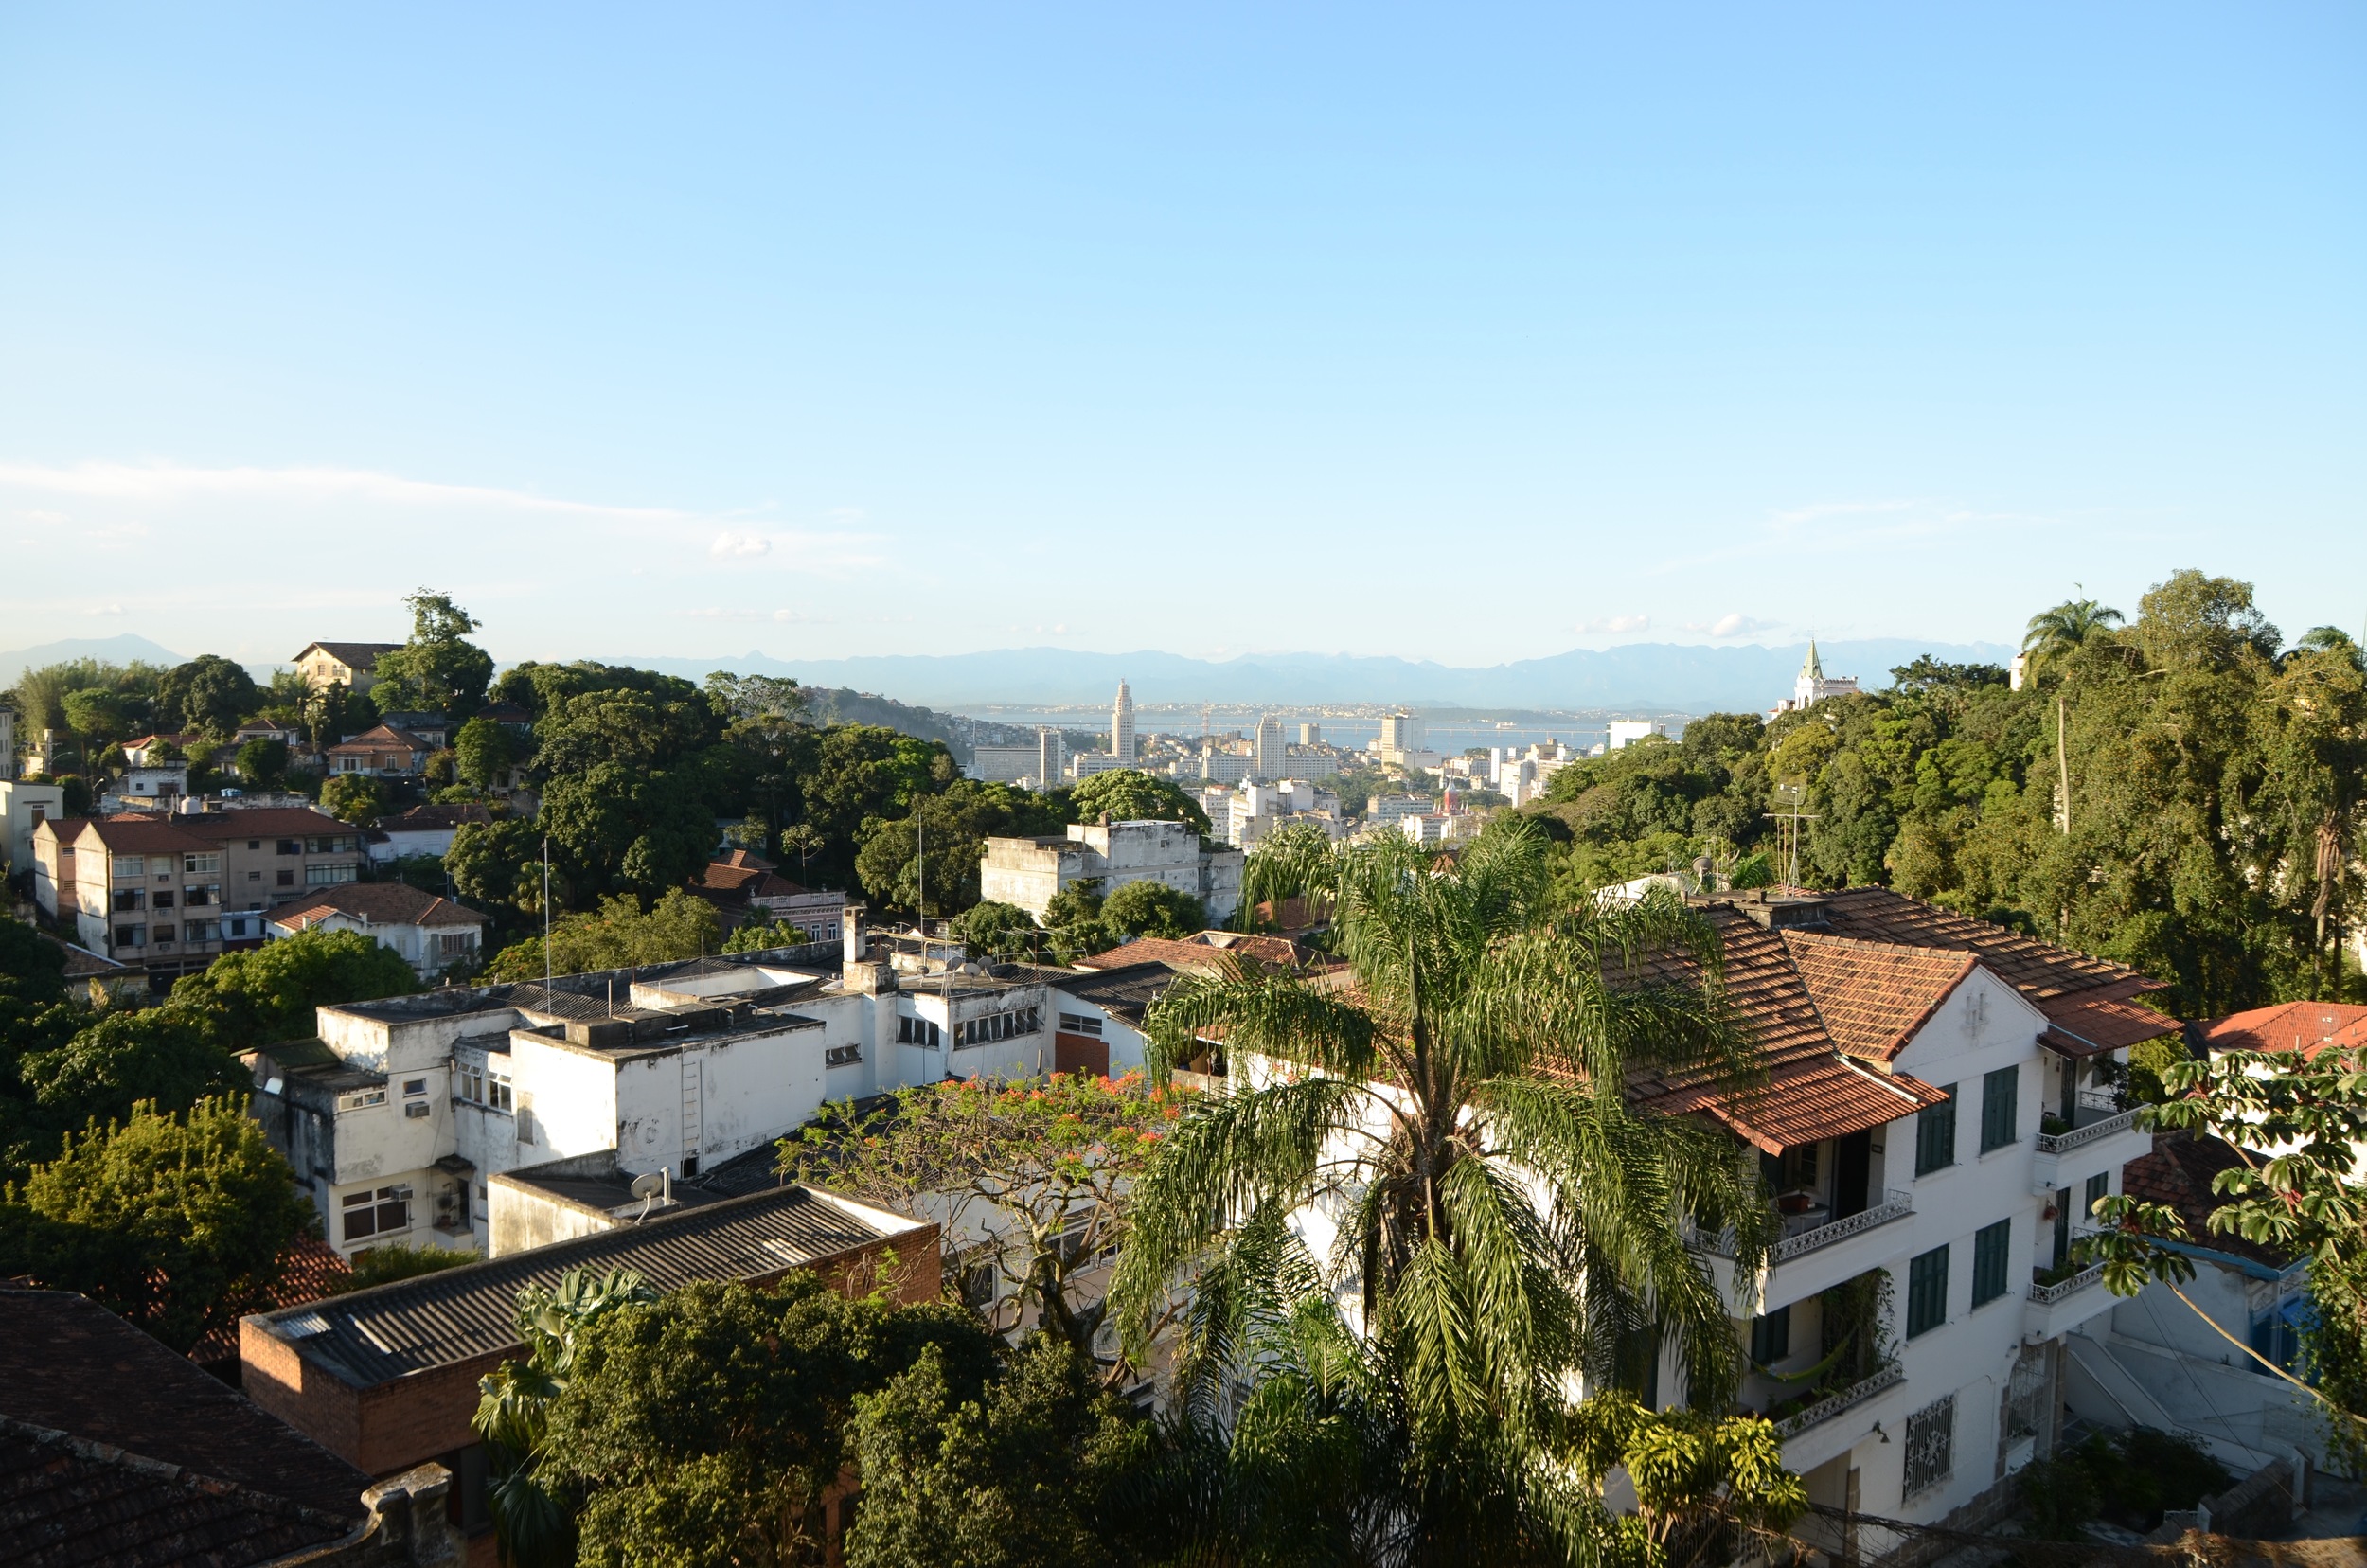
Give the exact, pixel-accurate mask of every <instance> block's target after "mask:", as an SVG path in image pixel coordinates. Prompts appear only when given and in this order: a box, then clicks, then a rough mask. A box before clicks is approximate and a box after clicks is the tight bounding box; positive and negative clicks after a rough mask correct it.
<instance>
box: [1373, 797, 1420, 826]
mask: <svg viewBox="0 0 2367 1568" xmlns="http://www.w3.org/2000/svg"><path fill="white" fill-rule="evenodd" d="M1431 810H1432V802H1431V799H1430V797H1429V796H1427V795H1417V794H1377V795H1375V796H1373V797H1372V799H1370V800H1369V801H1367V802H1365V805H1364V820H1365V821H1366V822H1396V821H1398V820H1399V819H1401V818H1404V817H1411V816H1428V815H1429V814H1430V813H1431Z"/></svg>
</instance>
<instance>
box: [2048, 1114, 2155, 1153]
mask: <svg viewBox="0 0 2367 1568" xmlns="http://www.w3.org/2000/svg"><path fill="white" fill-rule="evenodd" d="M2139 1109H2140V1108H2139V1107H2137V1106H2134V1105H2132V1106H2130V1107H2129V1108H2128V1109H2127V1110H2126V1111H2124V1112H2122V1113H2121V1114H2118V1115H2116V1116H2107V1117H2105V1118H2104V1119H2103V1120H2102V1121H2098V1122H2090V1123H2089V1124H2088V1125H2087V1126H2085V1127H2074V1128H2073V1129H2072V1130H2071V1131H2068V1132H2041V1133H2039V1134H2038V1152H2039V1153H2041V1154H2063V1153H2068V1152H2070V1151H2071V1150H2072V1149H2078V1148H2081V1147H2083V1146H2085V1145H2087V1144H2091V1143H2094V1142H2095V1141H2096V1140H2097V1139H2099V1138H2109V1137H2110V1136H2111V1135H2112V1134H2113V1133H2115V1132H2126V1131H2128V1130H2129V1129H2130V1128H2132V1127H2134V1126H2136V1125H2137V1112H2138V1110H2139Z"/></svg>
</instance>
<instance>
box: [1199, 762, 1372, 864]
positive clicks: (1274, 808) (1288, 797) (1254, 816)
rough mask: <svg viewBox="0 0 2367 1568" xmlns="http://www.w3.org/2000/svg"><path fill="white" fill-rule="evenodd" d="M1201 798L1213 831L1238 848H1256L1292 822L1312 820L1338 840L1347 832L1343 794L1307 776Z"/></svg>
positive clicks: (1242, 787)
mask: <svg viewBox="0 0 2367 1568" xmlns="http://www.w3.org/2000/svg"><path fill="white" fill-rule="evenodd" d="M1201 800H1202V807H1203V809H1204V810H1206V811H1207V812H1208V824H1209V829H1210V831H1212V832H1213V833H1215V834H1216V835H1217V836H1218V837H1219V838H1221V839H1223V840H1224V842H1225V843H1227V844H1230V845H1233V846H1236V847H1237V848H1242V849H1250V848H1255V846H1257V845H1258V844H1260V843H1262V842H1264V840H1265V839H1266V838H1267V837H1268V836H1269V835H1271V834H1272V833H1274V832H1275V831H1277V830H1278V829H1282V828H1283V827H1285V826H1287V825H1288V824H1290V823H1293V822H1305V823H1310V824H1312V825H1314V826H1316V827H1318V828H1321V829H1323V830H1324V831H1325V832H1326V834H1327V835H1329V836H1330V837H1331V838H1333V839H1335V840H1336V839H1339V838H1342V837H1344V836H1345V835H1346V833H1347V823H1346V820H1345V818H1344V815H1343V813H1342V812H1341V810H1340V797H1339V796H1338V795H1336V794H1334V793H1332V792H1330V791H1329V790H1319V789H1317V788H1316V787H1315V786H1314V785H1312V784H1310V783H1308V781H1307V780H1305V779H1297V778H1286V779H1284V780H1283V781H1282V782H1280V783H1278V784H1261V783H1250V784H1243V785H1242V786H1241V787H1240V788H1239V789H1238V790H1233V791H1223V790H1209V791H1203V792H1202V793H1201Z"/></svg>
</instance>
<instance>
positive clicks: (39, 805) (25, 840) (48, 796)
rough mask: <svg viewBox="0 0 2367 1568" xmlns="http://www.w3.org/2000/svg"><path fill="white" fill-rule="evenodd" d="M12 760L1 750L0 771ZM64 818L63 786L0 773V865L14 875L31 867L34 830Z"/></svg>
mask: <svg viewBox="0 0 2367 1568" xmlns="http://www.w3.org/2000/svg"><path fill="white" fill-rule="evenodd" d="M0 711H5V710H0ZM12 760H14V759H13V758H12V757H9V754H8V753H7V752H6V751H5V750H0V768H6V767H7V765H8V764H9V762H10V761H12ZM64 815H65V788H64V786H63V785H60V784H39V783H32V782H28V781H27V780H25V779H19V778H10V777H8V776H7V775H5V774H4V773H0V866H6V867H7V868H8V870H9V871H10V872H16V871H21V870H24V869H25V868H26V867H27V866H29V865H31V864H33V829H36V828H38V827H40V826H41V825H42V824H43V823H44V822H56V821H59V820H61V819H62V818H63V817H64Z"/></svg>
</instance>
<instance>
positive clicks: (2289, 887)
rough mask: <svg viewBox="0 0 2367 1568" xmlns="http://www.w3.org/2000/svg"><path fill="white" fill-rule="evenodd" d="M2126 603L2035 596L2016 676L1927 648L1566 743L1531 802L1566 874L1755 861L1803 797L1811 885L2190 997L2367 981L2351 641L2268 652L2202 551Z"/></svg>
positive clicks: (2366, 794) (2362, 676) (2329, 990)
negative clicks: (1976, 918)
mask: <svg viewBox="0 0 2367 1568" xmlns="http://www.w3.org/2000/svg"><path fill="white" fill-rule="evenodd" d="M2114 618H2115V617H2113V616H2112V615H2111V613H2110V612H2109V611H2106V610H2104V609H2102V607H2098V606H2092V605H2089V606H2084V607H2083V606H2082V605H2080V604H2073V605H2068V606H2064V607H2061V608H2060V609H2058V610H2056V611H2051V612H2048V613H2047V614H2046V615H2041V616H2039V617H2038V618H2037V619H2036V620H2035V621H2034V626H2033V647H2032V651H2033V654H2034V657H2035V675H2034V678H2033V679H2032V680H2031V681H2029V682H2027V683H2025V686H2024V688H2023V689H2022V690H2020V691H2013V690H2009V689H2008V686H2007V682H2006V679H2005V673H2004V671H2002V670H2000V669H1997V668H1992V667H1986V666H1949V665H1941V664H1936V663H1934V662H1932V661H1931V660H1928V659H1925V660H1918V661H1916V662H1915V663H1914V664H1912V665H1907V666H1903V667H1901V668H1899V669H1897V670H1896V671H1895V672H1894V673H1895V677H1896V681H1895V685H1894V686H1892V688H1891V689H1889V690H1887V691H1883V692H1877V693H1868V694H1864V695H1860V696H1857V697H1842V698H1833V699H1828V700H1826V701H1824V702H1822V703H1819V704H1816V705H1815V706H1814V707H1812V708H1809V709H1807V710H1806V711H1805V712H1800V713H1789V714H1785V715H1782V716H1780V717H1779V718H1777V719H1775V720H1774V721H1773V722H1761V721H1760V720H1759V719H1758V718H1756V717H1755V716H1753V715H1737V714H1717V715H1712V716H1711V717H1709V718H1706V719H1701V720H1697V721H1695V722H1693V723H1692V724H1691V725H1689V726H1687V728H1686V730H1685V732H1684V735H1683V737H1682V739H1681V740H1678V741H1676V742H1673V743H1669V742H1651V741H1646V742H1645V743H1642V744H1638V745H1634V746H1629V747H1628V748H1627V749H1625V750H1623V751H1619V752H1614V753H1611V754H1610V755H1608V756H1606V757H1597V758H1586V759H1582V760H1580V761H1577V762H1575V763H1573V764H1571V765H1570V766H1568V767H1565V768H1563V769H1562V770H1561V771H1560V772H1559V773H1557V775H1555V776H1554V779H1553V783H1552V786H1551V789H1550V791H1549V793H1548V798H1547V800H1546V801H1545V802H1543V803H1542V804H1540V806H1539V807H1538V808H1535V809H1534V814H1536V815H1538V816H1539V818H1540V819H1543V820H1544V821H1545V822H1546V823H1547V824H1548V825H1549V826H1550V827H1551V828H1552V829H1553V830H1554V831H1555V832H1556V834H1557V838H1559V839H1560V840H1561V843H1560V845H1559V846H1558V847H1557V862H1558V870H1559V874H1560V876H1561V878H1562V879H1563V882H1564V884H1565V886H1566V887H1567V889H1568V890H1569V891H1570V892H1572V893H1575V892H1577V891H1579V890H1582V889H1586V888H1592V887H1598V886H1602V885H1604V884H1606V883H1609V882H1617V881H1622V880H1625V879H1627V878H1630V877H1635V876H1639V875H1643V874H1645V873H1647V872H1659V871H1665V870H1672V869H1682V868H1685V867H1688V866H1690V865H1691V864H1693V863H1694V861H1695V858H1696V857H1697V856H1707V857H1709V858H1710V859H1711V860H1712V861H1713V862H1716V863H1717V864H1719V866H1720V867H1721V868H1722V869H1725V870H1727V871H1728V872H1730V873H1731V872H1735V871H1737V870H1742V869H1745V868H1746V867H1748V868H1750V869H1752V870H1756V869H1757V866H1758V865H1764V864H1766V863H1765V862H1757V863H1755V864H1753V857H1754V856H1756V855H1758V854H1762V853H1769V852H1771V851H1772V850H1774V848H1775V847H1776V825H1775V823H1774V822H1772V821H1771V813H1773V812H1777V811H1789V810H1793V809H1797V810H1798V811H1802V812H1804V813H1806V814H1807V815H1808V816H1809V817H1810V818H1811V820H1809V821H1808V822H1807V823H1806V829H1805V831H1804V833H1803V835H1802V846H1801V850H1800V865H1799V877H1800V881H1801V882H1804V883H1806V884H1808V885H1811V886H1821V887H1838V886H1844V885H1850V884H1856V883H1865V882H1885V883H1888V884H1890V885H1893V886H1895V887H1897V888H1898V889H1899V890H1900V891H1902V892H1905V893H1909V894H1912V895H1913V896H1915V897H1917V898H1923V899H1929V900H1933V901H1935V902H1938V903H1943V904H1947V905H1949V906H1950V907H1953V908H1957V909H1961V910H1964V911H1966V912H1967V913H1969V914H1974V915H1981V916H1984V917H1986V918H1991V919H1995V920H1998V921H2001V922H2002V923H2005V924H2008V925H2012V926H2016V927H2018V928H2020V929H2023V930H2027V931H2030V932H2033V933H2035V934H2038V935H2045V936H2048V937H2050V938H2054V939H2056V940H2060V941H2063V942H2065V943H2067V944H2068V945H2070V946H2073V947H2076V948H2080V949H2082V950H2084V951H2087V952H2091V953H2100V954H2103V955H2105V956H2107V957H2111V958H2115V959H2118V960H2120V961H2122V962H2124V963H2128V964H2131V965H2134V966H2136V967H2137V968H2139V969H2142V970H2145V971H2146V972H2148V973H2151V974H2153V975H2155V976H2157V977H2159V978H2161V979H2162V980H2165V981H2167V982H2169V983H2170V985H2171V988H2172V989H2171V990H2170V992H2169V993H2168V995H2167V996H2166V997H2165V998H2164V1001H2165V1003H2166V1005H2167V1006H2168V1007H2169V1009H2170V1010H2171V1011H2173V1012H2175V1013H2178V1014H2180V1015H2181V1016H2184V1017H2190V1018H2197V1017H2209V1016H2213V1015H2216V1014H2220V1013H2225V1012H2231V1011H2234V1010H2236V1009H2238V1008H2242V1007H2252V1006H2256V1005H2259V1004H2262V1003H2265V1002H2269V1001H2276V1000H2284V999H2290V998H2299V997H2310V996H2316V997H2322V998H2333V997H2337V996H2348V995H2354V994H2362V992H2361V988H2360V981H2359V977H2358V974H2357V973H2356V972H2352V971H2345V970H2344V968H2343V967H2342V964H2341V961H2340V955H2339V953H2338V952H2337V947H2336V944H2337V940H2338V938H2339V936H2340V931H2341V928H2342V925H2343V922H2344V921H2345V920H2346V919H2352V918H2356V916H2357V913H2358V909H2359V907H2360V905H2359V900H2360V898H2361V894H2362V887H2361V883H2360V876H2361V871H2360V867H2361V865H2362V859H2361V849H2362V847H2367V846H2362V841H2361V828H2362V825H2367V671H2363V670H2362V666H2361V661H2360V656H2359V650H2358V647H2357V645H2356V644H2354V643H2353V642H2352V641H2351V640H2350V639H2349V638H2348V637H2345V636H2343V635H2342V634H2341V633H2331V632H2327V631H2324V630H2323V629H2322V630H2321V631H2320V632H2317V633H2311V634H2310V635H2309V636H2306V637H2305V638H2303V639H2302V642H2301V644H2300V645H2299V646H2296V647H2293V648H2290V649H2286V650H2283V651H2279V650H2280V647H2281V639H2280V637H2279V635H2278V633H2277V631H2276V629H2275V628H2274V627H2273V626H2271V625H2269V623H2268V622H2267V621H2266V619H2265V618H2264V617H2263V616H2262V615H2261V614H2260V612H2259V611H2258V609H2257V608H2256V607H2255V606H2254V605H2253V603H2252V599H2251V589H2250V588H2249V587H2248V586H2247V585H2245V584H2243V583H2241V582H2235V581H2232V580H2229V579H2220V578H2206V577H2204V576H2202V575H2201V574H2199V573H2194V572H2181V573H2180V574H2178V575H2177V576H2175V577H2173V578H2172V579H2170V580H2169V581H2167V582H2165V583H2162V585H2160V586H2158V587H2156V588H2155V589H2154V590H2153V591H2151V592H2150V593H2148V594H2147V595H2146V596H2145V598H2144V600H2143V601H2142V603H2141V605H2140V607H2139V613H2138V615H2136V617H2135V618H2134V619H2133V620H2131V621H2130V622H2129V623H2128V624H2127V626H2126V627H2121V628H2117V629H2116V628H2114V627H2113V626H2112V625H2111V624H2110V623H2111V621H2112V619H2114ZM2058 741H2059V743H2060V750H2059V751H2058ZM2066 778H2068V782H2069V794H2068V798H2067V800H2066V798H2064V794H2063V788H2062V786H2063V782H2064V780H2065V779H2066ZM1787 785H1789V786H1791V787H1793V788H1795V789H1796V791H1797V794H1796V796H1786V795H1783V794H1780V793H1779V790H1780V789H1781V788H1782V787H1784V786H1787ZM2067 815H2068V830H2066V817H2067ZM1770 869H1771V871H1772V872H1773V873H1774V874H1776V875H1783V874H1785V872H1786V868H1785V867H1784V866H1781V865H1774V866H1771V867H1770ZM1750 880H1752V879H1751V878H1750V877H1748V876H1740V877H1736V878H1735V881H1737V882H1748V881H1750Z"/></svg>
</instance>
